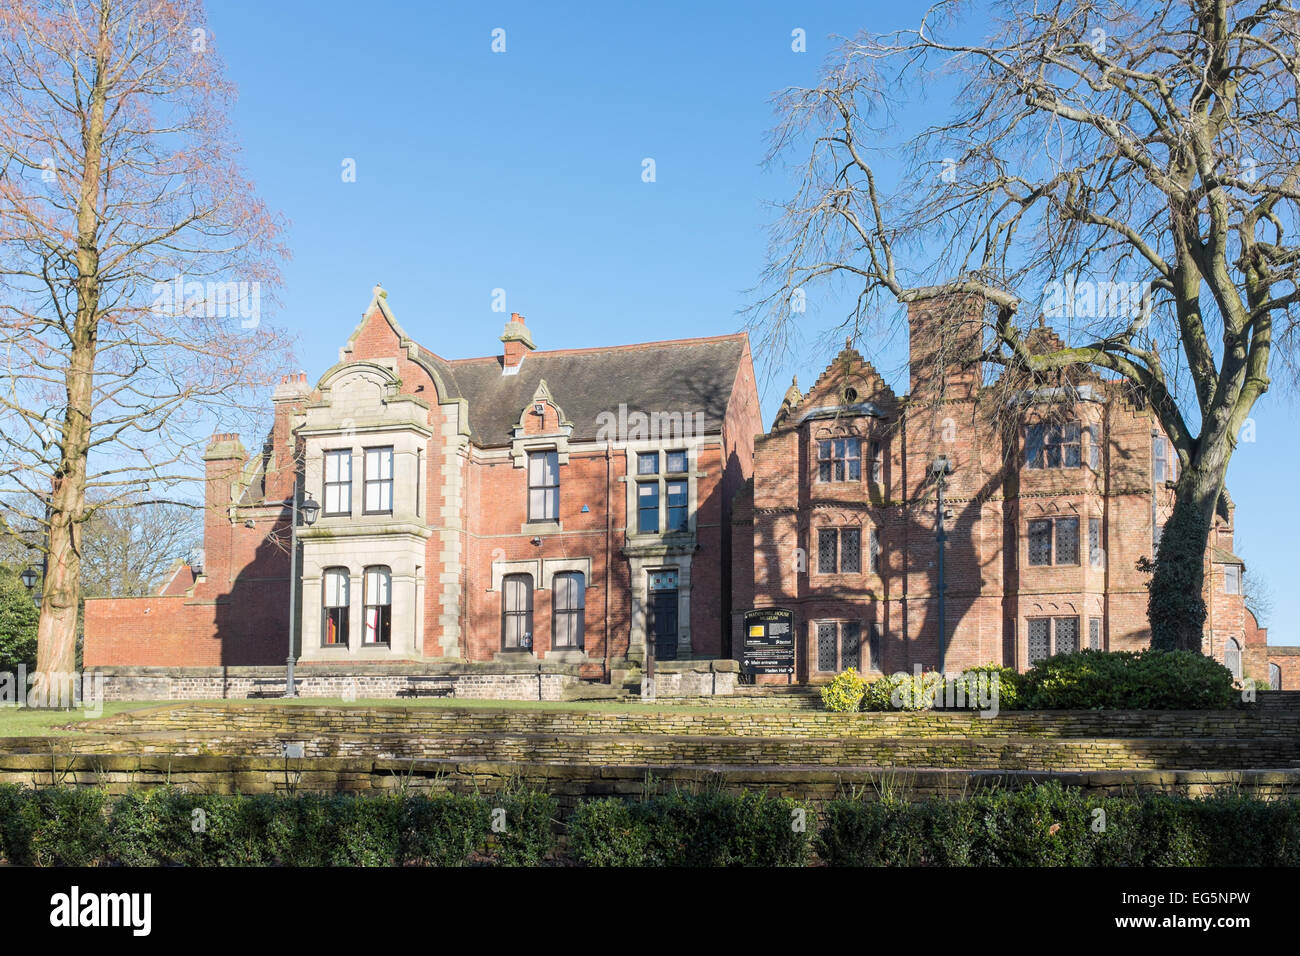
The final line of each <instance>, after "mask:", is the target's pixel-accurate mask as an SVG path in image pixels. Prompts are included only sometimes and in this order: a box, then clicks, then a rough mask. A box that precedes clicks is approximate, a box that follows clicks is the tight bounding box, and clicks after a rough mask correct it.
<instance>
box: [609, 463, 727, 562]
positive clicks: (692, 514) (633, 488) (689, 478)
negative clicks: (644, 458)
mask: <svg viewBox="0 0 1300 956" xmlns="http://www.w3.org/2000/svg"><path fill="white" fill-rule="evenodd" d="M709 443H710V440H709V439H707V438H703V437H688V438H682V439H678V440H671V439H670V440H668V441H664V440H662V439H656V440H649V439H647V440H644V441H635V442H625V443H624V444H623V455H624V462H625V465H624V467H625V473H624V475H623V477H621V478H620V479H619V480H620V481H622V482H624V483H625V484H626V485H627V526H626V527H625V528H624V529H623V531H624V533H625V534H626V536H627V539H628V541H636V542H643V543H649V542H653V541H662V540H665V539H672V538H674V537H683V536H685V535H688V534H689V535H691V536H692V537H694V535H695V532H696V526H695V522H696V516H697V514H698V512H699V479H700V478H702V477H704V473H703V472H701V471H700V466H699V453H700V449H701V448H703V447H704V446H705V445H706V444H709ZM712 443H713V444H716V443H717V440H716V439H713V440H712ZM669 451H685V452H686V471H685V472H677V473H674V474H672V475H669V474H667V473H666V472H665V471H664V469H663V464H664V461H665V456H664V453H665V452H669ZM650 452H654V453H656V454H658V455H659V462H660V468H659V471H658V473H657V474H654V475H638V474H637V473H636V469H637V456H638V455H644V454H648V453H650ZM683 477H685V479H686V530H685V531H657V532H655V533H654V534H648V533H647V534H642V533H641V532H639V531H637V530H636V528H637V486H638V485H640V484H642V483H649V482H651V481H657V482H658V484H659V527H660V528H663V527H664V526H665V525H666V524H667V522H668V482H669V481H680V480H681V479H682V478H683ZM679 586H680V585H679Z"/></svg>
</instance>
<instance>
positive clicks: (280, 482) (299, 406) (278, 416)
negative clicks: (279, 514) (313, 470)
mask: <svg viewBox="0 0 1300 956" xmlns="http://www.w3.org/2000/svg"><path fill="white" fill-rule="evenodd" d="M310 395H311V386H310V385H308V384H307V373H306V372H298V373H296V374H293V375H285V376H284V377H283V378H281V379H280V384H279V385H277V386H276V387H275V392H274V394H272V396H271V404H272V406H274V408H275V423H274V424H273V425H272V426H271V448H270V451H271V455H270V458H269V459H268V460H267V463H266V500H267V501H285V500H287V499H288V498H289V497H291V496H292V495H293V475H294V471H293V463H294V449H295V444H296V439H295V437H294V434H293V426H294V419H295V418H296V417H297V416H298V415H301V414H303V412H304V410H305V408H306V405H307V399H308V397H309V396H310Z"/></svg>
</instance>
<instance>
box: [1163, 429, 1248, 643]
mask: <svg viewBox="0 0 1300 956" xmlns="http://www.w3.org/2000/svg"><path fill="white" fill-rule="evenodd" d="M1211 457H1213V458H1214V459H1215V460H1216V461H1217V464H1216V465H1211V464H1207V463H1198V464H1195V465H1190V466H1188V467H1187V468H1186V469H1185V470H1184V471H1183V472H1182V474H1180V475H1179V476H1178V485H1177V487H1176V489H1175V496H1176V497H1175V501H1174V510H1173V513H1172V514H1171V515H1170V516H1169V521H1168V522H1167V523H1166V524H1165V528H1164V532H1163V534H1162V535H1161V537H1160V548H1159V551H1158V552H1157V554H1156V561H1155V568H1154V570H1153V573H1152V575H1151V582H1150V585H1149V587H1150V597H1149V603H1148V606H1147V607H1148V613H1149V615H1150V618H1151V646H1152V647H1154V648H1158V649H1161V650H1186V651H1196V652H1197V653H1198V654H1199V653H1201V650H1202V637H1203V634H1204V631H1205V616H1206V607H1205V593H1204V588H1205V549H1206V545H1207V544H1208V543H1209V539H1210V532H1211V531H1212V529H1213V528H1214V510H1215V508H1216V506H1217V505H1218V502H1219V496H1220V495H1221V494H1222V493H1223V484H1224V480H1225V478H1226V472H1227V464H1228V463H1227V458H1226V456H1218V455H1216V456H1211Z"/></svg>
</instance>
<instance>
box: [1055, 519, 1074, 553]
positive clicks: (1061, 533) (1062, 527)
mask: <svg viewBox="0 0 1300 956" xmlns="http://www.w3.org/2000/svg"><path fill="white" fill-rule="evenodd" d="M1056 563H1057V564H1078V563H1079V519H1078V518H1057V519H1056Z"/></svg>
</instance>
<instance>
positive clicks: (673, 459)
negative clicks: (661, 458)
mask: <svg viewBox="0 0 1300 956" xmlns="http://www.w3.org/2000/svg"><path fill="white" fill-rule="evenodd" d="M667 458H668V461H667V463H666V466H667V468H668V471H669V473H670V474H680V473H681V472H683V471H685V470H686V452H684V451H670V452H668V454H667Z"/></svg>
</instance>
